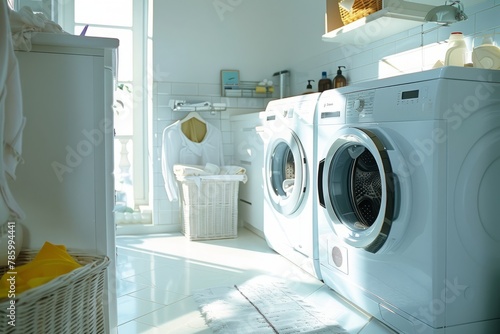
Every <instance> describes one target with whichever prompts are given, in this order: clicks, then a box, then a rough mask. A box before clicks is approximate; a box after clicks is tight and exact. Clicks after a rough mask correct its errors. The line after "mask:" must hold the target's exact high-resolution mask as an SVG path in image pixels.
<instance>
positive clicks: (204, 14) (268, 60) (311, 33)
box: [153, 0, 500, 231]
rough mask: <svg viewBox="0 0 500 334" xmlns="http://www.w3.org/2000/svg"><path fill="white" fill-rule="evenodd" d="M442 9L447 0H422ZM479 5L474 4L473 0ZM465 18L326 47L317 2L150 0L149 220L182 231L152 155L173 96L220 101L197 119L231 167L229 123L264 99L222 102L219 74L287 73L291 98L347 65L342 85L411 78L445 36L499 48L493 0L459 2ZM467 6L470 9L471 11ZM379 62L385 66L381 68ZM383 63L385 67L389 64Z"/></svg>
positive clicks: (497, 8)
mask: <svg viewBox="0 0 500 334" xmlns="http://www.w3.org/2000/svg"><path fill="white" fill-rule="evenodd" d="M422 1H426V3H429V1H431V2H432V3H436V4H442V3H444V1H442V2H441V1H435V0H422ZM478 2H479V3H478ZM462 3H464V5H465V12H466V13H467V14H468V15H469V19H468V20H467V21H465V22H460V23H456V24H453V25H452V26H450V27H441V28H437V29H436V25H435V24H430V23H427V24H424V25H421V26H418V27H417V28H414V29H410V30H408V31H405V32H402V33H398V34H395V35H393V36H391V37H388V38H385V39H382V40H379V41H377V42H373V43H370V44H366V45H363V46H352V45H337V44H332V43H328V42H323V41H322V40H321V36H322V35H323V33H324V12H325V1H324V0H314V1H305V0H251V1H250V0H246V1H245V0H184V1H178V0H156V1H154V9H153V13H154V22H153V27H154V28H153V29H154V31H153V43H154V46H153V49H154V52H153V59H154V60H153V63H154V64H153V70H154V73H153V75H154V82H155V84H154V92H153V102H154V103H153V105H154V108H153V131H154V135H153V139H154V141H153V148H154V150H153V161H154V166H153V170H154V176H153V180H154V185H155V189H154V212H153V214H154V219H155V222H156V223H157V224H161V225H162V226H163V227H164V228H165V229H166V230H169V231H173V230H179V215H178V203H177V202H174V203H170V202H168V200H167V198H166V194H165V191H164V188H163V180H162V176H161V172H160V160H159V152H160V150H161V141H160V139H161V133H162V131H163V129H164V128H165V127H166V126H167V125H169V124H171V123H173V122H174V121H175V120H177V119H180V118H183V117H184V115H185V114H177V113H174V112H172V110H171V109H170V108H169V107H168V101H169V100H170V99H192V100H208V101H212V102H220V101H222V102H226V103H227V104H228V110H227V111H225V112H222V113H218V114H217V115H210V113H205V114H202V116H203V117H205V118H207V119H208V121H210V122H212V123H213V124H215V125H216V126H218V127H219V128H220V129H221V130H222V132H223V136H224V142H225V144H224V145H225V146H224V149H225V152H226V154H227V159H226V161H227V162H228V163H230V162H231V158H232V157H231V152H232V144H231V138H232V136H231V129H230V122H229V116H230V115H233V114H237V113H246V112H256V111H260V110H263V109H264V108H265V105H266V104H267V102H268V99H263V98H221V96H220V86H219V85H220V84H219V81H220V79H219V76H220V70H221V69H238V70H239V71H240V77H241V80H245V81H260V80H262V79H264V78H268V79H272V74H273V73H274V72H276V71H278V70H283V69H288V70H290V71H291V81H292V86H291V87H292V94H300V93H301V92H302V91H303V90H304V89H305V86H306V82H307V79H314V80H316V83H317V80H319V78H320V76H321V72H322V71H327V72H328V75H329V76H330V77H331V78H333V77H334V76H335V74H336V69H337V66H339V65H344V66H346V67H347V69H346V70H345V71H344V74H345V76H346V77H347V79H348V83H351V84H352V83H357V82H362V81H366V80H371V79H376V78H379V77H384V76H390V75H396V74H400V73H404V72H415V71H421V70H425V69H428V68H430V67H431V66H432V65H433V64H434V63H435V61H436V60H438V59H439V58H440V57H441V58H442V56H443V52H444V50H445V49H446V43H444V41H445V40H446V39H447V38H448V37H449V34H450V32H451V31H462V32H463V33H464V35H465V36H466V37H467V40H468V43H469V46H470V47H471V46H472V39H473V37H475V36H477V35H480V34H482V33H484V32H497V33H499V35H497V36H496V42H497V43H498V44H500V20H498V17H500V0H485V1H482V2H481V0H463V1H462ZM469 4H471V5H470V6H469ZM381 60H384V61H383V62H382V61H381ZM388 64H389V65H388Z"/></svg>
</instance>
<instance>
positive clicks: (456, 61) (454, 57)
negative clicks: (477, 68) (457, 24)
mask: <svg viewBox="0 0 500 334" xmlns="http://www.w3.org/2000/svg"><path fill="white" fill-rule="evenodd" d="M448 42H449V43H450V46H449V47H448V50H446V56H445V58H444V66H462V67H463V66H465V63H466V62H467V61H466V58H467V45H465V40H464V35H463V34H462V33H461V32H458V31H456V32H452V33H451V35H450V38H449V40H448Z"/></svg>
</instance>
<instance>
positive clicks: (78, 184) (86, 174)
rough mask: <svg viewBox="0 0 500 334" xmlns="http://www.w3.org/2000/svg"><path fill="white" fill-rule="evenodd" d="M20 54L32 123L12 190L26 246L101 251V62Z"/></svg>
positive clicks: (78, 57)
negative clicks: (98, 198)
mask: <svg viewBox="0 0 500 334" xmlns="http://www.w3.org/2000/svg"><path fill="white" fill-rule="evenodd" d="M16 55H17V57H18V60H19V64H20V72H21V84H22V90H23V103H24V114H25V116H26V119H27V122H26V127H25V130H24V134H23V158H24V160H25V161H24V164H22V165H20V166H19V167H18V174H17V180H16V181H15V182H12V183H11V187H12V191H13V193H14V196H15V198H16V200H17V201H18V202H19V205H20V206H21V208H22V209H23V210H24V211H25V213H26V220H25V221H24V222H23V225H24V226H25V228H26V230H27V234H26V235H27V237H28V238H27V239H26V240H25V244H24V247H30V248H39V247H41V246H42V245H43V243H44V242H45V241H50V242H53V243H57V244H64V245H66V246H68V247H71V248H78V249H81V250H90V251H94V252H95V250H96V249H97V244H96V224H97V216H96V201H95V199H96V192H97V191H98V189H97V188H96V183H95V182H94V180H95V177H96V175H95V173H96V168H95V166H96V151H97V150H98V149H99V146H100V145H103V144H102V142H103V130H102V129H99V128H98V127H96V124H98V122H97V120H96V119H95V115H96V109H97V108H100V110H101V111H102V110H103V108H104V107H103V92H102V91H103V79H102V77H103V64H102V61H101V64H99V62H97V63H96V58H99V57H93V56H85V55H68V54H56V53H41V52H18V53H16ZM100 58H102V57H100ZM99 65H100V66H99ZM99 91H100V92H99Z"/></svg>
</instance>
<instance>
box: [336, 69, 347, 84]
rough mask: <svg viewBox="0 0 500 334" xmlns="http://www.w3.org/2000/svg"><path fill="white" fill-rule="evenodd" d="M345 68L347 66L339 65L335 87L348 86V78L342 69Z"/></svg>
mask: <svg viewBox="0 0 500 334" xmlns="http://www.w3.org/2000/svg"><path fill="white" fill-rule="evenodd" d="M342 67H343V68H345V66H339V69H338V70H337V75H336V76H335V78H333V88H340V87H344V86H347V80H346V78H345V77H344V76H343V75H342V69H341V68H342Z"/></svg>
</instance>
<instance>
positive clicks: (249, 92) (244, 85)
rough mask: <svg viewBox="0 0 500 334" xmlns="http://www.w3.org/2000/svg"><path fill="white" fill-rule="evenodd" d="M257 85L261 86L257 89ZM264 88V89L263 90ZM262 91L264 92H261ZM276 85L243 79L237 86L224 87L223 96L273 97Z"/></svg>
mask: <svg viewBox="0 0 500 334" xmlns="http://www.w3.org/2000/svg"><path fill="white" fill-rule="evenodd" d="M257 87H259V88H261V89H260V90H257ZM262 90H264V91H262ZM261 91H262V92H261ZM273 93H274V86H265V87H264V86H258V82H257V81H241V82H240V84H239V85H238V86H237V87H234V88H231V89H228V88H226V89H224V90H223V92H222V96H223V97H260V98H269V97H273Z"/></svg>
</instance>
